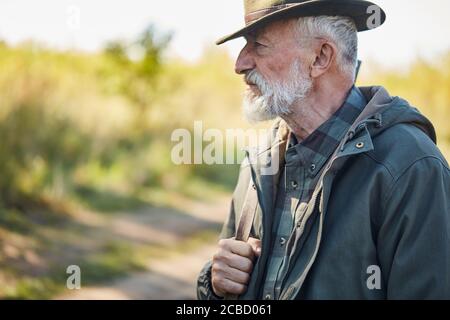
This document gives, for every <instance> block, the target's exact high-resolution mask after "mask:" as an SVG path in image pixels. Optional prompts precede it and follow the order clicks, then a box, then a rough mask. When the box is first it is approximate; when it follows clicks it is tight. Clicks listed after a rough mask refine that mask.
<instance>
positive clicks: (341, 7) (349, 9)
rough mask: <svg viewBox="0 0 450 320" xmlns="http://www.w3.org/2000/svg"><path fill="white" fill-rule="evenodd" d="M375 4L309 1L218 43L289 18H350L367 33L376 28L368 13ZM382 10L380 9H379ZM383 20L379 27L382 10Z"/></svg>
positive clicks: (350, 1) (269, 16)
mask: <svg viewBox="0 0 450 320" xmlns="http://www.w3.org/2000/svg"><path fill="white" fill-rule="evenodd" d="M372 5H374V3H372V2H369V1H360V0H347V1H345V2H344V1H336V0H321V1H307V2H302V3H299V4H298V5H294V6H291V7H287V8H284V9H280V10H278V11H275V12H273V13H270V14H268V15H265V16H264V17H262V18H260V19H257V20H255V21H253V22H251V23H250V24H248V25H247V26H245V27H243V28H241V29H239V30H238V31H236V32H234V33H232V34H230V35H228V36H225V37H223V38H221V39H219V40H217V41H216V44H217V45H221V44H223V43H225V42H227V41H230V40H233V39H236V38H239V37H243V36H245V35H246V34H248V33H249V32H252V31H254V30H255V29H257V28H261V27H262V26H264V25H267V24H268V23H270V22H273V21H275V20H280V19H288V18H297V17H298V18H299V17H309V16H321V15H325V16H346V17H350V18H352V19H353V20H354V21H355V24H356V29H357V31H358V32H360V31H365V30H369V29H375V27H372V28H370V27H369V26H368V21H369V18H370V17H371V16H372V15H373V14H374V13H373V12H369V13H368V12H367V11H368V10H367V9H368V8H369V7H370V6H372ZM378 8H380V7H378ZM380 13H381V17H380V18H381V20H380V24H379V25H378V26H376V27H379V26H380V25H382V24H383V23H384V21H385V20H386V13H385V12H384V11H383V9H381V8H380Z"/></svg>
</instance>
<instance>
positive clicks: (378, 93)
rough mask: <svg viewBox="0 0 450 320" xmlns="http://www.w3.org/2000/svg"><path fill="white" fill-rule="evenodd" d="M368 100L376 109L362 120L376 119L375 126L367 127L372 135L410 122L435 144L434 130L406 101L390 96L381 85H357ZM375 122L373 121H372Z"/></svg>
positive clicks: (428, 121)
mask: <svg viewBox="0 0 450 320" xmlns="http://www.w3.org/2000/svg"><path fill="white" fill-rule="evenodd" d="M359 89H360V90H361V92H362V93H363V95H364V96H365V98H366V101H368V105H369V104H372V105H374V106H376V107H377V108H376V111H375V112H372V113H371V114H369V115H368V116H367V117H366V120H364V121H362V122H371V121H370V120H372V119H373V120H377V121H378V123H377V125H375V126H372V127H371V128H369V132H370V133H371V136H372V137H375V136H377V135H379V134H381V133H382V132H383V131H385V130H386V129H389V128H390V127H393V126H395V125H397V124H401V123H403V124H411V125H414V126H416V127H418V128H419V129H421V130H422V131H423V132H424V133H425V134H426V135H428V137H430V139H431V140H432V141H433V142H434V143H435V144H436V142H437V139H436V131H435V129H434V127H433V125H432V123H431V122H430V120H428V119H427V118H426V117H425V116H424V115H422V114H421V113H420V112H419V111H418V110H417V108H415V107H412V106H411V105H410V104H409V102H408V101H406V100H404V99H402V98H400V97H391V96H390V95H389V93H388V92H387V91H386V89H385V88H383V87H379V86H376V87H359ZM373 122H375V121H373Z"/></svg>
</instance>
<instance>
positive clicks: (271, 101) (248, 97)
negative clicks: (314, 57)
mask: <svg viewBox="0 0 450 320" xmlns="http://www.w3.org/2000/svg"><path fill="white" fill-rule="evenodd" d="M246 77H247V81H248V82H251V83H254V84H255V85H256V86H257V87H258V89H259V91H260V92H261V95H255V94H254V93H253V92H252V91H251V90H250V88H248V89H247V90H246V92H245V95H244V105H243V106H244V115H245V117H246V119H247V120H248V121H249V122H251V123H255V122H261V121H267V120H272V119H275V118H276V117H279V116H283V115H288V114H290V113H291V112H292V110H291V107H292V105H293V104H294V102H299V101H301V100H303V99H305V97H306V96H307V94H308V93H309V91H310V89H311V87H312V81H311V79H310V78H308V77H307V76H306V75H304V74H303V73H302V71H301V69H300V63H299V61H298V60H296V61H295V62H294V63H293V64H292V66H291V71H290V73H289V75H288V78H287V79H286V80H285V81H280V82H275V83H272V84H270V83H268V82H267V81H266V80H265V79H264V78H263V77H262V76H261V75H260V74H259V73H258V72H257V71H256V70H252V71H250V72H249V73H248V74H247V75H246Z"/></svg>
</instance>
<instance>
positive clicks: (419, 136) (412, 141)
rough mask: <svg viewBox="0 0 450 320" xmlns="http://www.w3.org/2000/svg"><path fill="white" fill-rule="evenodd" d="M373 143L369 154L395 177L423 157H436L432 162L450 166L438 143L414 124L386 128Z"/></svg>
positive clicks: (401, 124)
mask: <svg viewBox="0 0 450 320" xmlns="http://www.w3.org/2000/svg"><path fill="white" fill-rule="evenodd" d="M373 145H374V150H372V151H370V152H368V153H367V156H369V157H370V158H372V160H374V161H375V162H377V163H378V164H381V165H383V166H384V167H385V168H386V169H387V170H388V171H389V173H390V174H391V176H392V177H393V178H394V179H395V178H397V177H399V176H400V175H401V174H403V172H404V171H405V170H407V169H408V168H409V167H411V166H412V165H413V164H415V163H416V162H418V161H420V160H422V159H436V160H437V161H433V162H430V163H436V165H439V163H440V164H441V165H443V166H445V167H447V169H448V168H449V165H448V163H447V161H446V160H445V157H444V156H443V155H442V153H441V152H440V150H439V149H438V147H437V146H436V144H435V143H434V142H433V141H432V140H431V139H430V137H429V136H428V135H427V134H426V133H425V132H424V131H422V130H421V129H420V128H419V127H417V126H415V125H413V124H408V123H400V124H396V125H394V126H392V127H390V128H388V129H386V130H385V131H383V132H382V133H381V134H379V135H377V136H376V137H375V138H374V139H373Z"/></svg>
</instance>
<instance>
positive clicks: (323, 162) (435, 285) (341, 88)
mask: <svg viewBox="0 0 450 320" xmlns="http://www.w3.org/2000/svg"><path fill="white" fill-rule="evenodd" d="M244 2H245V9H246V27H244V28H243V29H241V30H239V31H237V32H235V33H234V34H232V35H230V36H228V37H225V38H224V39H222V40H220V41H219V43H223V42H225V41H228V40H231V39H234V38H237V37H240V36H244V37H245V38H246V40H247V44H246V46H245V47H244V48H243V50H242V52H241V53H240V55H239V57H238V59H237V61H236V73H238V74H239V75H242V76H244V79H245V82H246V84H247V85H248V89H247V91H246V95H245V101H244V111H245V114H246V116H247V118H248V119H249V120H251V121H265V120H270V119H275V118H278V120H277V121H276V123H275V125H274V126H273V129H272V131H271V135H270V138H271V140H270V146H269V147H267V148H262V149H261V150H258V151H257V152H255V154H253V155H251V154H249V159H251V158H252V157H253V158H256V159H257V160H258V161H247V162H246V163H247V164H246V165H243V166H242V167H241V171H240V175H239V180H238V183H237V186H236V190H235V192H234V195H233V201H232V205H231V210H230V215H229V217H228V220H227V222H226V224H225V226H224V228H223V231H222V234H221V240H220V242H219V244H218V249H217V253H216V254H215V255H214V257H212V259H211V261H209V262H208V263H207V264H206V265H205V267H204V268H203V270H202V271H201V273H200V275H199V278H198V290H197V291H198V297H199V299H223V298H240V299H433V298H437V299H445V298H446V299H448V298H450V169H449V165H448V164H447V162H446V160H445V159H444V157H443V156H442V154H441V153H440V152H439V150H438V148H437V147H436V144H435V143H436V135H435V131H434V128H433V126H432V124H431V123H430V122H429V121H428V120H427V119H426V118H425V117H424V116H423V115H421V114H420V113H419V112H418V111H417V110H416V109H415V108H413V107H411V106H410V105H409V104H408V102H407V101H405V100H403V99H401V98H398V97H391V96H389V94H388V93H387V92H386V90H385V89H383V88H382V87H361V88H358V87H356V86H355V85H354V82H355V77H356V73H357V72H356V70H357V32H358V31H364V30H368V29H373V28H375V27H377V26H379V25H381V24H382V23H383V22H384V20H385V14H384V11H383V10H382V9H381V8H379V7H378V6H376V5H374V4H373V3H370V2H367V1H359V0H313V1H300V0H296V1H294V0H290V1H281V0H244ZM397 49H401V48H397ZM255 162H256V163H255ZM274 163H276V164H277V170H274V171H273V172H270V171H268V170H265V169H267V168H268V167H269V166H271V165H273V164H274Z"/></svg>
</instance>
